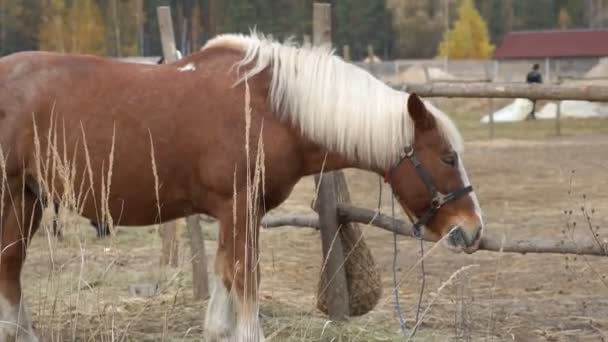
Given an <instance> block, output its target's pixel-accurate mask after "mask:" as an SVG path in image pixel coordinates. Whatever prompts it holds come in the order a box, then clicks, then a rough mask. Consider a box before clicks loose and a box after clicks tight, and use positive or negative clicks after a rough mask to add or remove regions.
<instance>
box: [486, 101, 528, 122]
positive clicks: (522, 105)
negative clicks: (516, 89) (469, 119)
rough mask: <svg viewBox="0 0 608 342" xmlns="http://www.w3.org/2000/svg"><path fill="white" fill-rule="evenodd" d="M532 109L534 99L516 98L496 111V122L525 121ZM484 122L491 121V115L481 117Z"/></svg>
mask: <svg viewBox="0 0 608 342" xmlns="http://www.w3.org/2000/svg"><path fill="white" fill-rule="evenodd" d="M531 111H532V101H530V100H528V99H515V101H513V102H511V103H510V104H508V105H506V106H505V107H503V108H501V109H499V110H498V111H496V112H494V122H513V121H523V120H525V119H526V117H527V116H528V115H529V114H530V112H531ZM481 122H482V123H489V122H490V115H485V116H484V117H483V118H481Z"/></svg>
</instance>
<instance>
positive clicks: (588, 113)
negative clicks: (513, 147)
mask: <svg viewBox="0 0 608 342" xmlns="http://www.w3.org/2000/svg"><path fill="white" fill-rule="evenodd" d="M560 106H561V113H560V117H562V118H579V119H582V118H599V117H608V105H607V104H605V103H598V102H589V101H567V100H566V101H560ZM556 116H557V104H556V103H555V102H549V103H547V104H546V105H545V106H544V107H543V108H542V109H541V110H540V112H538V113H537V114H536V117H537V118H538V119H555V117H556Z"/></svg>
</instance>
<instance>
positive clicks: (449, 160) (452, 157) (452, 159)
mask: <svg viewBox="0 0 608 342" xmlns="http://www.w3.org/2000/svg"><path fill="white" fill-rule="evenodd" d="M441 160H442V161H443V162H444V163H446V164H448V165H450V166H456V163H457V162H458V155H457V154H456V153H450V154H448V155H446V156H444V157H443V158H441Z"/></svg>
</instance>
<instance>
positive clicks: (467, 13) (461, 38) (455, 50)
mask: <svg viewBox="0 0 608 342" xmlns="http://www.w3.org/2000/svg"><path fill="white" fill-rule="evenodd" d="M493 52H494V45H492V44H491V43H490V38H489V36H488V29H487V25H486V23H485V21H484V20H483V18H482V17H481V15H480V14H479V12H478V11H477V9H476V8H475V5H474V4H473V0H463V1H462V3H461V5H460V7H459V8H458V20H457V21H456V22H455V23H454V27H453V28H452V29H451V30H450V31H449V32H448V33H447V35H446V37H445V38H444V40H443V41H442V42H441V44H440V45H439V56H440V57H445V56H446V55H447V56H448V57H449V58H452V59H466V58H471V59H477V58H482V59H485V58H491V57H492V53H493Z"/></svg>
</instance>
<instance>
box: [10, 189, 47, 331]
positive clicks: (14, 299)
mask: <svg viewBox="0 0 608 342" xmlns="http://www.w3.org/2000/svg"><path fill="white" fill-rule="evenodd" d="M14 183H16V184H20V181H17V182H14ZM7 190H9V191H10V192H9V193H5V194H4V202H5V203H4V204H3V205H4V207H3V211H2V222H1V226H0V238H1V241H0V246H1V248H2V249H1V253H0V341H16V342H33V341H38V338H37V337H36V335H35V334H34V331H33V329H32V323H31V320H30V318H29V315H28V313H27V312H26V309H25V305H24V300H23V296H22V293H21V280H20V278H21V268H22V267H23V263H24V262H25V254H26V249H27V245H28V244H29V240H30V238H31V236H32V235H33V234H34V232H35V231H36V230H37V229H38V225H39V224H40V218H41V217H42V208H41V206H40V202H38V201H37V199H36V197H35V196H34V195H33V194H32V193H30V192H27V190H26V191H22V189H21V187H20V186H18V185H17V186H11V184H10V182H9V186H8V187H7Z"/></svg>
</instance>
